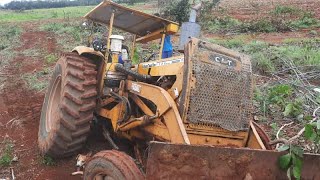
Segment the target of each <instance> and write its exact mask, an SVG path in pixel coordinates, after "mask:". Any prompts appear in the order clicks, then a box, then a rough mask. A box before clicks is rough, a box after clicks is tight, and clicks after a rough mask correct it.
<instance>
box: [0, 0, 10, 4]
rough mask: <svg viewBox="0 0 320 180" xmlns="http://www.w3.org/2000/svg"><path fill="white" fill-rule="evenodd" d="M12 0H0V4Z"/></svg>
mask: <svg viewBox="0 0 320 180" xmlns="http://www.w3.org/2000/svg"><path fill="white" fill-rule="evenodd" d="M11 1H13V0H0V5H4V4H7V3H9V2H11Z"/></svg>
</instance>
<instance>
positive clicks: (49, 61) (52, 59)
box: [44, 54, 58, 65]
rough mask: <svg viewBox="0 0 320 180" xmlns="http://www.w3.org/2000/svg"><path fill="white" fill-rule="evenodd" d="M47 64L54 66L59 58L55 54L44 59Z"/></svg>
mask: <svg viewBox="0 0 320 180" xmlns="http://www.w3.org/2000/svg"><path fill="white" fill-rule="evenodd" d="M44 59H45V63H46V64H49V65H50V64H53V63H55V62H56V61H57V59H58V57H57V56H56V55H55V54H48V55H46V56H45V57H44Z"/></svg>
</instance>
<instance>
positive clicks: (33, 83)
mask: <svg viewBox="0 0 320 180" xmlns="http://www.w3.org/2000/svg"><path fill="white" fill-rule="evenodd" d="M45 75H47V73H46V72H44V71H40V72H36V73H28V74H25V75H24V76H23V79H24V80H25V81H26V83H27V85H28V87H29V88H30V89H33V90H36V91H41V90H43V89H45V88H46V87H47V85H48V82H47V81H46V80H45V79H43V77H44V76H45Z"/></svg>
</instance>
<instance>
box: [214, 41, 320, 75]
mask: <svg viewBox="0 0 320 180" xmlns="http://www.w3.org/2000/svg"><path fill="white" fill-rule="evenodd" d="M210 42H212V43H216V44H219V45H222V46H224V47H227V48H231V49H234V50H237V51H239V52H242V53H245V54H248V55H250V56H251V61H252V67H253V71H254V72H255V73H259V74H263V75H268V74H269V75H270V74H272V73H274V72H277V71H281V70H283V67H284V65H285V63H284V61H285V60H290V61H292V62H293V63H294V64H295V65H296V66H299V67H301V70H302V71H308V70H310V69H320V51H319V50H318V48H319V46H320V40H319V39H308V40H302V41H301V40H300V41H296V40H290V41H286V42H285V43H284V44H282V45H270V44H268V43H265V42H261V41H251V42H249V43H246V42H244V41H243V40H242V39H231V40H212V39H211V40H210Z"/></svg>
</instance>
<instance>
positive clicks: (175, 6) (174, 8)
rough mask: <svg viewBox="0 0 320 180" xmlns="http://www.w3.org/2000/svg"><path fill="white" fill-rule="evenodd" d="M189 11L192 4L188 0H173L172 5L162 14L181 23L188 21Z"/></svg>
mask: <svg viewBox="0 0 320 180" xmlns="http://www.w3.org/2000/svg"><path fill="white" fill-rule="evenodd" d="M189 12H190V4H189V1H188V0H181V1H179V2H177V1H171V3H170V5H168V6H167V7H166V8H165V10H164V14H163V15H162V16H163V17H164V18H168V19H171V20H172V21H176V22H178V23H179V24H180V25H181V24H182V23H183V22H186V21H188V18H189Z"/></svg>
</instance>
